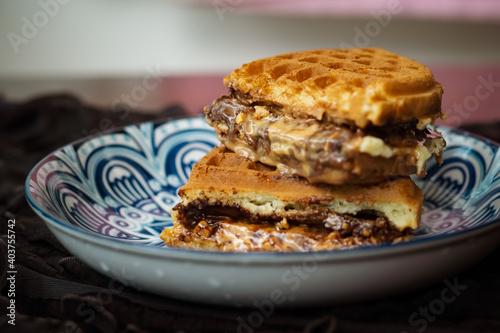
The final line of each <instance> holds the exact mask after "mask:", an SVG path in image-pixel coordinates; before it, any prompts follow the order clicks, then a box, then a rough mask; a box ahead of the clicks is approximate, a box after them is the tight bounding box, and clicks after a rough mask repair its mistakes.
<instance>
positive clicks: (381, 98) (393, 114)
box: [224, 48, 443, 128]
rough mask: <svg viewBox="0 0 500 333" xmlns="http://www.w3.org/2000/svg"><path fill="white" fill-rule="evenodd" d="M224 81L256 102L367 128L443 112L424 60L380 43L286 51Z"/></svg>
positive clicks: (424, 121) (423, 121)
mask: <svg viewBox="0 0 500 333" xmlns="http://www.w3.org/2000/svg"><path fill="white" fill-rule="evenodd" d="M224 84H225V85H226V86H228V87H229V88H231V89H234V90H236V91H238V92H240V93H243V94H248V95H249V96H250V97H251V98H253V99H254V100H255V101H261V102H267V103H272V104H275V105H279V106H282V107H283V110H284V111H285V112H288V113H290V114H292V115H294V116H299V117H314V118H316V119H318V120H323V119H326V120H327V121H335V122H337V123H342V122H345V123H349V124H355V125H356V126H358V127H361V128H365V127H366V126H368V125H370V124H372V125H374V126H384V125H386V124H390V123H400V122H406V121H410V120H413V119H418V120H419V128H424V127H425V126H426V125H428V124H432V123H434V120H435V119H436V118H438V117H440V116H441V115H442V113H441V97H442V94H443V88H442V86H441V84H439V83H438V82H436V81H435V80H434V76H433V75H432V73H431V71H430V70H429V69H428V68H427V67H425V66H424V65H422V64H420V63H418V62H416V61H414V60H411V59H408V58H405V57H403V56H400V55H397V54H395V53H392V52H389V51H386V50H382V49H378V48H357V49H324V50H311V51H301V52H294V53H287V54H282V55H278V56H273V57H269V58H264V59H259V60H255V61H253V62H250V63H248V64H244V65H243V66H242V67H241V68H239V69H236V70H235V71H234V72H233V73H231V74H230V75H228V76H227V77H225V78H224Z"/></svg>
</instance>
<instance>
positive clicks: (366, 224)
mask: <svg viewBox="0 0 500 333" xmlns="http://www.w3.org/2000/svg"><path fill="white" fill-rule="evenodd" d="M206 202H207V201H206V200H205V201H204V202H203V200H197V201H195V202H192V203H190V204H189V205H187V206H184V205H182V204H179V205H178V206H176V208H174V210H175V213H174V214H175V216H176V221H177V223H176V225H175V227H173V228H170V229H165V230H164V231H163V233H162V235H161V238H162V239H163V240H164V241H165V243H166V244H167V245H172V246H176V247H190V248H193V247H198V248H205V249H221V250H224V251H230V250H234V251H240V252H242V251H244V252H246V251H265V250H272V251H282V252H286V251H317V250H331V249H337V248H344V249H345V248H349V247H355V246H362V245H375V244H381V243H386V242H389V243H394V242H400V241H403V240H408V239H409V238H411V236H412V231H411V229H410V228H406V229H404V230H402V231H400V230H398V229H397V228H395V227H394V226H392V225H391V223H390V222H389V221H388V220H387V218H385V217H380V216H377V215H376V214H374V213H373V212H365V213H363V214H359V215H358V216H350V215H347V214H337V213H335V212H327V211H324V212H316V213H313V214H311V215H309V216H308V217H307V216H305V215H302V216H298V218H290V219H287V218H281V217H280V216H279V215H278V214H270V215H267V216H258V215H255V214H253V213H251V212H249V211H245V210H243V209H241V208H240V207H237V206H232V207H228V206H223V205H222V204H221V203H218V204H215V205H205V204H206ZM204 203H205V204H204Z"/></svg>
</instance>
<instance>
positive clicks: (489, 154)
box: [26, 118, 500, 305]
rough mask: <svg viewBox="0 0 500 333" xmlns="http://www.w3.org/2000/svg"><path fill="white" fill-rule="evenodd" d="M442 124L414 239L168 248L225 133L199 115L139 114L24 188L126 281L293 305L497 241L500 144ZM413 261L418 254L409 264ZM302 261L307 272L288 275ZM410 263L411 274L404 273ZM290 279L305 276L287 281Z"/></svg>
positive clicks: (409, 279)
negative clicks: (280, 250) (301, 246)
mask: <svg viewBox="0 0 500 333" xmlns="http://www.w3.org/2000/svg"><path fill="white" fill-rule="evenodd" d="M440 130H441V131H442V132H443V135H444V137H445V138H446V140H447V142H448V147H447V150H446V153H445V156H444V163H443V165H442V166H441V167H437V166H436V164H435V162H429V163H428V176H427V177H426V178H424V179H415V181H416V183H417V185H419V186H420V187H421V188H422V190H423V192H424V197H425V201H424V208H425V213H424V214H423V216H422V221H421V226H420V228H419V229H418V231H417V234H416V237H415V238H414V239H413V240H412V241H410V242H407V243H401V244H396V245H382V246H373V247H367V248H361V249H353V250H344V251H326V252H321V253H316V254H311V253H292V254H288V253H287V254H275V253H249V254H248V253H247V254H236V253H211V252H202V251H189V250H180V249H171V248H167V247H165V245H164V244H163V242H162V241H161V240H160V239H159V235H160V233H161V231H162V230H163V229H164V228H165V227H168V226H170V225H172V220H171V218H170V215H169V214H168V211H169V209H170V208H172V207H173V206H174V205H175V204H176V203H177V202H178V201H179V198H178V197H177V194H176V193H177V189H178V188H179V187H180V186H182V185H183V184H184V183H185V182H186V181H187V179H188V177H189V174H190V171H191V169H192V166H193V165H194V164H195V163H196V162H197V161H198V160H200V158H201V157H202V156H203V155H205V154H206V153H208V152H209V151H210V150H211V148H212V147H213V146H215V145H217V144H218V143H219V142H218V140H217V138H216V136H215V134H214V132H213V130H212V129H211V128H210V127H209V126H208V125H207V124H206V123H205V122H204V120H203V119H202V118H187V119H178V120H173V121H170V122H166V123H164V124H153V123H143V124H140V125H137V126H128V127H125V128H124V129H122V130H119V131H116V132H113V133H109V134H103V135H101V136H97V137H92V138H88V139H84V140H82V141H78V142H76V143H72V144H69V145H67V146H65V147H63V148H61V149H59V150H57V151H55V152H54V153H52V154H51V155H49V156H47V157H46V158H44V159H43V160H42V161H41V162H40V163H39V164H38V165H37V166H36V167H35V168H34V169H33V170H32V171H31V173H30V174H29V176H28V179H27V182H26V193H27V198H28V201H29V203H30V205H31V206H32V208H33V209H34V210H35V211H36V212H37V213H38V214H39V215H40V216H41V217H42V218H43V219H44V220H45V222H46V223H47V225H48V227H49V228H50V229H51V230H52V232H53V233H54V234H55V235H56V237H57V238H58V239H59V240H60V241H61V242H62V243H63V245H65V246H66V247H67V248H68V249H69V250H70V251H71V252H73V253H74V254H75V255H76V256H78V257H79V258H80V259H82V260H83V261H85V262H86V263H88V264H89V265H91V266H92V267H94V268H96V269H97V270H99V271H101V272H102V273H104V274H107V275H108V276H112V277H116V272H122V273H123V271H126V272H129V271H133V273H127V274H128V275H127V274H125V273H123V274H121V275H122V276H121V277H122V279H121V280H120V281H122V280H124V277H123V275H126V276H128V277H130V276H133V279H129V280H130V281H128V280H127V283H130V284H131V285H133V286H136V287H138V288H145V289H147V290H150V291H153V292H157V293H160V294H163V295H168V296H173V297H178V298H183V299H188V300H197V301H204V302H213V303H224V304H237V305H241V304H243V305H245V304H246V305H249V304H252V302H253V301H255V300H258V301H259V300H266V299H268V298H269V295H270V294H269V293H270V292H272V290H274V289H277V288H278V289H279V290H281V291H283V294H284V295H285V296H286V297H287V301H288V302H287V303H286V304H292V303H296V304H305V303H314V304H317V303H325V302H343V301H349V300H355V299H362V298H367V297H375V296H380V295H383V294H387V293H392V292H398V291H402V290H406V289H409V288H413V287H417V286H420V285H423V284H425V283H429V282H432V281H435V280H436V279H439V278H442V277H444V276H446V275H448V274H452V273H454V272H456V271H457V270H459V269H462V268H464V267H466V266H467V265H470V264H472V263H473V262H474V261H477V260H479V258H480V257H481V256H484V255H485V254H486V253H488V252H489V251H491V250H492V249H494V248H495V247H496V246H497V245H498V244H499V239H500V238H499V237H498V234H499V230H500V228H499V223H497V222H496V221H497V220H498V219H499V216H500V152H499V146H498V145H497V144H495V143H492V142H489V141H487V140H483V139H481V138H478V137H476V136H473V135H470V134H466V133H464V132H460V131H457V130H453V129H449V128H440ZM214 181H215V180H214ZM409 259H412V260H414V262H413V264H411V263H410V264H408V263H406V264H404V263H405V262H408V260H409ZM419 260H420V261H419ZM417 261H418V264H416V262H417ZM444 262H446V264H444ZM375 263H377V265H375V266H374V264H375ZM294 265H295V266H297V265H299V267H303V269H304V270H305V271H307V272H308V274H309V275H311V276H310V277H308V278H307V279H302V277H304V276H305V275H304V274H300V275H298V276H293V274H292V273H289V274H288V272H290V269H292V268H293V267H294ZM405 266H408V268H407V269H406V270H408V272H407V273H405V272H401V271H400V270H401V269H402V268H403V267H405ZM417 269H418V270H419V271H417ZM257 272H258V273H257ZM361 272H369V274H370V275H375V276H376V277H377V278H373V279H375V280H376V281H379V284H380V285H379V286H378V289H377V290H373V285H371V286H370V288H371V289H372V290H367V288H366V287H363V286H362V284H363V281H364V280H363V279H361V278H360V276H361V277H362V276H364V275H363V274H361V275H358V274H359V273H361ZM377 272H378V273H377ZM412 272H418V274H419V275H420V276H419V277H417V278H415V277H414V276H412V275H411V273H412ZM426 272H427V274H426ZM313 273H314V274H313ZM353 274H354V276H353ZM388 274H389V275H390V274H392V275H394V276H392V277H391V278H387V275H388ZM314 276H316V277H314ZM294 277H295V278H296V279H294ZM299 277H300V278H299ZM356 277H357V278H356ZM297 279H298V280H297ZM335 279H337V280H338V281H337V280H335ZM373 279H372V280H373ZM323 280H325V281H323ZM290 281H292V282H294V281H295V282H297V281H299V282H301V283H299V284H298V288H289V289H290V290H288V288H287V286H288V285H289V284H291V283H292V282H290ZM321 281H323V282H324V283H328V285H330V286H332V285H333V284H332V281H337V282H336V283H337V284H336V285H335V287H331V291H330V292H326V293H325V291H324V288H322V291H321V292H318V290H316V289H315V285H317V284H318V283H320V282H321ZM356 281H359V282H358V283H356ZM384 281H385V282H384ZM122 282H123V281H122ZM342 282H343V283H342ZM193 283H196V284H197V285H196V286H193ZM339 283H340V284H339ZM263 284H264V285H266V287H262V286H263ZM345 284H348V285H349V286H348V287H346V285H345ZM365 285H366V283H365ZM296 286H297V283H295V284H293V285H292V286H291V287H296ZM320 286H321V285H320ZM273 288H274V289H273ZM280 288H281V289H280ZM316 288H317V287H316ZM297 289H298V290H297ZM245 290H246V291H245ZM311 295H315V296H314V297H313V296H311Z"/></svg>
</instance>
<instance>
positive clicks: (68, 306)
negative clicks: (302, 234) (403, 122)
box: [0, 78, 500, 333]
mask: <svg viewBox="0 0 500 333" xmlns="http://www.w3.org/2000/svg"><path fill="white" fill-rule="evenodd" d="M213 80H214V78H211V79H207V81H206V82H205V83H203V82H201V83H199V84H200V85H204V84H208V83H210V82H213ZM71 82H72V83H71ZM71 82H70V81H68V82H66V84H67V88H70V89H64V91H71V92H76V93H78V92H79V91H80V94H79V95H80V96H81V94H84V95H85V98H82V99H78V98H76V97H75V96H74V95H68V94H62V93H61V94H56V95H48V96H47V95H43V96H39V97H38V98H36V99H35V100H22V99H21V97H19V98H18V100H19V101H18V102H11V101H10V100H3V101H2V100H0V112H1V116H2V121H0V179H2V183H1V185H0V216H1V223H0V233H1V235H2V237H1V240H0V248H1V252H2V257H1V258H0V262H2V264H1V265H0V267H2V270H1V280H0V287H1V293H0V307H2V308H3V309H6V308H7V306H9V303H8V302H9V298H8V297H7V293H8V290H9V287H10V285H9V283H8V281H7V277H8V275H7V272H6V262H5V261H6V258H7V255H6V253H7V236H6V234H7V222H8V221H9V220H15V221H16V227H15V228H16V229H15V230H16V237H17V238H16V242H17V243H16V269H17V271H18V274H17V276H16V296H15V297H16V302H17V303H16V310H17V314H16V326H15V327H14V326H12V325H9V324H8V322H7V320H8V319H9V318H8V317H7V316H5V315H2V316H1V317H0V327H1V329H0V330H1V331H2V332H28V331H36V332H67V331H69V332H111V331H117V332H165V331H166V332H179V333H180V332H250V331H255V332H258V331H265V332H424V331H425V332H500V265H498V262H499V260H500V248H497V249H496V250H495V251H494V252H493V253H491V254H489V255H488V256H487V257H485V258H484V259H482V260H481V261H480V262H479V263H478V264H476V265H475V266H473V267H471V268H469V269H467V270H465V271H463V272H459V273H458V274H457V275H455V276H451V277H449V278H448V282H450V281H451V282H452V283H454V282H456V283H458V284H460V285H464V286H466V289H465V290H464V291H463V292H462V293H461V295H460V296H459V297H457V298H456V300H455V301H454V302H452V303H450V304H447V305H446V307H445V308H444V309H442V311H441V310H440V311H439V313H437V312H436V314H434V315H431V314H427V315H428V317H427V319H425V320H423V321H416V320H415V318H420V319H421V318H422V314H421V313H423V312H422V311H426V310H425V309H426V308H428V307H429V305H430V304H432V302H435V300H436V299H440V297H441V294H442V291H443V289H444V288H446V286H447V285H446V283H447V282H446V281H438V282H437V283H435V284H434V285H431V286H428V287H426V288H423V289H420V290H416V291H412V292H408V293H404V294H401V295H397V296H391V297H387V298H383V299H377V300H372V301H367V302H362V303H354V304H345V305H335V306H326V307H321V308H306V309H276V310H275V311H274V312H273V314H272V315H270V316H269V317H266V318H264V319H263V321H262V322H261V323H259V325H256V326H255V327H253V328H251V330H249V329H248V327H246V326H245V325H243V324H242V321H244V320H248V319H249V318H250V317H251V316H252V313H253V309H236V308H229V307H227V308H226V307H215V306H206V305H202V304H194V303H185V302H180V301H176V300H172V299H168V298H164V297H159V296H156V295H151V294H147V293H143V292H139V291H137V290H135V289H133V288H130V287H127V286H120V290H121V292H120V293H116V294H115V293H113V294H110V292H109V291H110V287H109V286H110V283H111V282H112V281H110V279H108V278H107V277H105V276H103V275H101V274H99V273H98V272H96V271H94V270H92V269H90V268H89V267H88V266H86V265H85V264H83V263H82V262H81V261H79V260H78V259H77V258H75V257H74V256H72V255H71V254H70V253H68V252H67V250H66V249H65V248H64V247H62V246H61V245H60V243H59V242H58V241H57V240H56V239H55V238H54V237H53V236H52V234H51V233H50V231H49V230H48V229H47V228H46V227H45V225H44V223H43V222H42V220H41V219H40V218H38V216H36V214H35V213H34V212H33V211H32V210H31V209H30V208H29V206H28V204H27V202H26V200H25V198H24V181H25V179H26V176H27V174H28V172H29V171H30V169H31V168H32V167H33V166H34V165H35V164H36V163H37V162H38V161H39V160H40V159H41V158H43V157H44V156H45V155H46V154H48V153H50V152H51V151H53V150H54V149H56V148H58V147H60V146H62V145H64V144H66V143H68V142H71V141H73V140H75V139H78V138H80V137H82V136H84V135H85V134H86V132H87V133H88V129H93V128H99V126H100V123H101V120H102V119H103V118H106V119H110V121H111V124H112V126H114V127H120V126H123V125H125V124H130V123H138V122H142V121H148V120H152V119H162V118H167V117H169V116H175V115H184V114H192V113H195V112H196V109H198V110H200V108H198V107H197V106H196V105H195V104H193V105H191V106H192V108H193V109H192V110H187V109H186V107H185V105H182V106H180V105H179V104H178V103H173V100H172V99H170V97H168V98H166V97H165V96H163V95H162V93H161V92H162V91H164V90H163V89H167V88H168V87H169V86H170V87H172V86H171V85H172V83H171V82H162V83H161V84H162V86H161V89H159V90H158V91H154V92H153V90H154V89H153V90H151V92H150V94H146V95H147V96H145V97H144V98H143V99H142V100H141V101H139V98H136V100H135V101H134V100H132V103H136V104H137V105H136V106H133V105H129V107H130V109H131V110H132V111H133V112H130V113H129V114H128V116H127V117H126V118H124V119H122V117H120V114H119V113H117V112H116V111H115V110H114V109H113V105H114V104H108V103H110V102H109V101H110V100H111V103H113V101H114V100H115V99H116V98H120V94H122V93H121V92H120V91H123V90H122V89H123V87H125V90H124V91H125V93H123V94H126V93H127V92H130V96H132V92H133V91H135V93H136V94H140V92H141V91H142V90H141V88H134V87H143V88H144V89H145V90H146V91H147V92H149V91H148V90H147V89H146V88H147V87H146V85H148V84H150V83H151V82H148V83H146V85H145V84H144V80H143V79H134V80H130V81H126V82H124V81H120V83H117V85H113V84H112V82H115V81H114V80H105V81H101V80H97V81H96V80H89V81H86V82H81V81H80V82H77V81H71ZM97 82H101V83H102V82H105V83H106V84H104V83H102V84H98V83H97ZM56 83H57V82H54V81H53V82H52V83H51V82H50V81H47V82H41V81H39V82H36V81H33V82H31V83H30V82H29V81H25V82H24V83H22V84H21V83H20V82H18V83H17V84H18V86H17V88H16V89H18V91H22V87H23V86H25V87H27V86H28V85H30V84H31V85H33V86H40V85H45V87H49V86H50V84H52V85H53V86H52V87H53V88H51V89H49V90H51V91H53V92H57V91H58V90H57V89H56V87H58V86H59V87H60V86H61V85H63V84H64V82H61V81H59V82H58V83H57V84H56ZM3 84H4V85H3V86H4V87H5V84H6V83H5V82H3ZM11 84H12V83H11ZM108 84H109V85H110V87H109V88H104V87H105V86H106V85H108ZM14 85H16V84H14ZM71 85H73V86H71ZM163 85H164V86H163ZM1 86H2V85H1V84H0V87H1ZM113 86H114V88H112V87H113ZM85 87H86V88H85ZM11 88H12V86H11ZM80 88H81V89H82V90H79V89H80ZM185 88H186V89H187V88H189V89H190V91H191V93H192V92H193V91H199V90H193V86H189V85H188V84H187V83H185ZM134 89H135V90H134ZM14 90H15V89H11V90H10V91H14ZM167 90H168V89H167ZM218 90H221V91H222V92H224V90H225V89H220V88H219V87H217V88H212V91H211V93H212V94H215V93H219V92H218ZM0 91H2V89H1V88H0ZM61 91H62V90H59V92H61ZM91 92H94V94H93V95H92V93H91ZM171 93H172V92H171V91H170V92H169V94H168V96H172V95H171ZM200 94H201V93H200ZM201 95H203V94H201ZM93 96H94V97H95V99H94V100H93V101H94V103H92V105H89V104H88V102H87V100H88V99H89V98H90V99H91V98H93ZM98 96H100V97H98ZM116 96H118V97H116ZM137 96H142V95H136V97H137ZM162 101H163V102H162ZM128 103H130V102H128ZM172 103H173V104H172ZM197 103H201V101H197ZM181 104H182V103H181ZM96 105H99V106H100V107H96ZM142 106H147V107H144V109H147V110H146V111H144V109H142ZM465 120H470V119H465ZM462 126H463V127H464V128H465V129H467V130H470V131H474V132H476V133H480V134H481V135H483V136H488V137H490V138H491V139H493V140H496V141H500V126H499V123H495V122H492V121H489V122H487V123H476V124H472V123H470V122H464V123H462ZM108 296H109V297H108ZM2 313H3V312H2ZM415 313H417V315H415ZM412 318H413V319H412Z"/></svg>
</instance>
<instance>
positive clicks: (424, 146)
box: [205, 90, 445, 184]
mask: <svg viewBox="0 0 500 333" xmlns="http://www.w3.org/2000/svg"><path fill="white" fill-rule="evenodd" d="M205 115H206V117H205V118H206V120H207V122H208V123H209V124H210V125H211V126H213V127H214V128H215V131H216V133H217V136H218V138H219V140H220V141H221V142H222V143H223V144H224V145H225V146H226V147H228V148H229V149H231V150H233V151H235V152H236V153H238V154H239V155H242V156H245V157H247V158H249V159H251V160H253V161H260V162H262V163H265V164H267V165H272V166H275V167H277V168H278V170H279V171H280V172H282V173H285V174H289V175H298V176H302V177H304V178H306V179H307V180H308V181H310V182H312V183H330V184H343V183H347V182H349V183H370V182H379V181H383V180H384V178H385V177H387V176H395V175H396V176H398V175H410V174H414V173H416V174H417V175H418V176H421V177H422V176H425V174H426V167H425V162H426V161H427V160H428V159H429V158H430V157H431V156H432V155H434V157H435V158H436V160H437V161H438V163H440V162H441V160H442V152H443V150H444V148H445V141H444V139H443V138H442V137H441V135H440V134H439V133H438V132H435V131H432V130H430V129H428V128H424V129H422V130H419V129H418V128H417V121H416V120H415V121H412V122H406V123H402V124H391V125H387V126H384V127H375V126H372V127H368V128H365V129H360V128H357V127H355V126H354V125H353V124H351V125H348V124H345V123H344V124H342V125H340V124H336V123H334V122H326V121H319V120H317V119H314V118H307V117H306V118H300V117H299V118H295V117H293V116H292V115H291V114H289V113H288V112H285V111H284V110H283V108H282V107H280V106H278V105H274V104H270V103H265V102H255V101H253V100H252V99H251V98H250V96H245V95H242V94H238V93H237V92H235V91H234V90H232V91H230V93H229V95H227V96H222V97H221V98H219V99H218V100H216V101H215V102H214V103H213V104H212V105H211V106H208V107H206V108H205Z"/></svg>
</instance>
